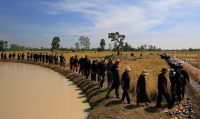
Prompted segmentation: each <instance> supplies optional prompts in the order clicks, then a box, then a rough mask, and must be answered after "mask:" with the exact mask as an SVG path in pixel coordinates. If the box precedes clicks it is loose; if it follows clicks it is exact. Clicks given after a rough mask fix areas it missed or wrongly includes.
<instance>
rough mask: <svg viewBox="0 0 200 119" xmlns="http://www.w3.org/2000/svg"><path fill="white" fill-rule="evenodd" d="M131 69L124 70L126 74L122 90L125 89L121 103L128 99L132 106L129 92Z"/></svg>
mask: <svg viewBox="0 0 200 119" xmlns="http://www.w3.org/2000/svg"><path fill="white" fill-rule="evenodd" d="M130 70H131V68H130V67H129V66H126V67H125V68H124V73H123V74H122V89H123V93H122V99H121V101H125V100H124V98H125V97H126V99H127V101H128V104H132V102H131V101H130V97H129V95H128V90H129V88H130V75H129V72H130Z"/></svg>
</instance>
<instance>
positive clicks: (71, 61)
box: [69, 55, 74, 70]
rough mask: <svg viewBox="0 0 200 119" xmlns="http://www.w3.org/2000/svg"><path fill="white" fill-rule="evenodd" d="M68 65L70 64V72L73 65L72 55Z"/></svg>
mask: <svg viewBox="0 0 200 119" xmlns="http://www.w3.org/2000/svg"><path fill="white" fill-rule="evenodd" d="M69 63H70V70H72V69H73V65H74V55H72V57H70V60H69Z"/></svg>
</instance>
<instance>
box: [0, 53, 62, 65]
mask: <svg viewBox="0 0 200 119" xmlns="http://www.w3.org/2000/svg"><path fill="white" fill-rule="evenodd" d="M16 57H17V60H22V61H24V58H25V54H24V52H23V53H22V54H21V53H18V54H16V53H15V52H14V53H13V54H12V53H10V54H9V55H8V58H9V59H8V60H15V59H16ZM58 57H60V66H61V67H62V66H63V67H65V66H66V59H65V58H64V56H63V54H61V55H60V56H58V55H57V54H55V55H53V54H50V55H48V53H46V54H44V53H40V54H38V53H37V52H36V53H27V54H26V59H27V61H34V62H42V63H45V62H46V63H49V64H55V65H57V64H58ZM6 59H7V56H6V53H3V52H2V53H1V60H6Z"/></svg>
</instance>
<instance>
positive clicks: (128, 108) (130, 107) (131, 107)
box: [124, 105, 138, 110]
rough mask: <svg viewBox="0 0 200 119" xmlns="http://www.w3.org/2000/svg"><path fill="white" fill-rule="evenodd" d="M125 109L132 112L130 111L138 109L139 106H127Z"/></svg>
mask: <svg viewBox="0 0 200 119" xmlns="http://www.w3.org/2000/svg"><path fill="white" fill-rule="evenodd" d="M124 108H125V109H127V110H130V109H134V108H138V106H137V105H127V106H125V107H124Z"/></svg>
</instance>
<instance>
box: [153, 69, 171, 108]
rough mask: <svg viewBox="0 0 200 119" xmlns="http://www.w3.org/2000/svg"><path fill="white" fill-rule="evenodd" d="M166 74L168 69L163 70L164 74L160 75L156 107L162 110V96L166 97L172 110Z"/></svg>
mask: <svg viewBox="0 0 200 119" xmlns="http://www.w3.org/2000/svg"><path fill="white" fill-rule="evenodd" d="M166 73H167V69H166V68H162V73H160V74H159V75H158V98H157V102H156V107H157V108H161V100H162V95H164V97H165V99H166V100H167V103H168V108H169V109H171V108H172V105H171V100H170V97H169V93H168V89H167V78H166V77H165V74H166Z"/></svg>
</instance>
